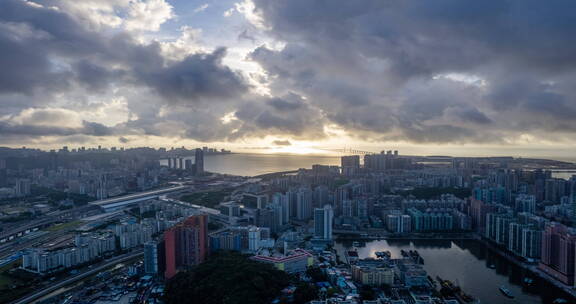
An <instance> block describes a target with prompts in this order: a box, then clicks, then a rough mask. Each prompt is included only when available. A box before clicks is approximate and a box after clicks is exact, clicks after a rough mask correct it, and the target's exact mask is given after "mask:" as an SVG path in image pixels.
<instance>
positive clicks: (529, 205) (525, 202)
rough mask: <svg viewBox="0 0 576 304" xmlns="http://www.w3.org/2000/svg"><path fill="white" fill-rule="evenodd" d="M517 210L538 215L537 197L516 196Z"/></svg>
mask: <svg viewBox="0 0 576 304" xmlns="http://www.w3.org/2000/svg"><path fill="white" fill-rule="evenodd" d="M515 209H516V211H517V212H528V213H532V214H534V213H536V196H534V195H528V194H520V195H518V196H516V204H515Z"/></svg>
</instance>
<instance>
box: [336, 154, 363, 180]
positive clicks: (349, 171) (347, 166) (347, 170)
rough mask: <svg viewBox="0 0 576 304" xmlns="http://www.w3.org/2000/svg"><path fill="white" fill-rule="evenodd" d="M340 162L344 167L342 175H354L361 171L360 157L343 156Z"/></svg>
mask: <svg viewBox="0 0 576 304" xmlns="http://www.w3.org/2000/svg"><path fill="white" fill-rule="evenodd" d="M340 160H341V165H342V174H344V175H354V174H356V173H358V171H359V170H360V156H358V155H350V156H342V157H341V158H340Z"/></svg>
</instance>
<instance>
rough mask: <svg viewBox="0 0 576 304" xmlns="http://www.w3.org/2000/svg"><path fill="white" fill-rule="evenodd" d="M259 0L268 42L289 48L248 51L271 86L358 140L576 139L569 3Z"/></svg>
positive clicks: (574, 18)
mask: <svg viewBox="0 0 576 304" xmlns="http://www.w3.org/2000/svg"><path fill="white" fill-rule="evenodd" d="M254 3H255V6H256V9H255V13H256V14H259V15H260V16H261V17H262V20H263V21H264V24H265V26H266V28H267V32H268V34H269V35H271V36H273V37H275V38H277V39H279V40H282V41H284V42H285V43H286V46H285V47H284V48H283V49H282V50H272V49H268V48H266V47H260V48H258V49H256V50H254V52H252V54H251V58H252V59H253V60H254V61H256V62H258V63H259V64H260V65H261V66H262V67H264V68H265V69H266V70H267V71H268V73H269V74H270V75H272V76H273V77H272V78H271V80H270V86H271V88H272V89H273V90H274V91H275V92H285V91H294V92H297V93H298V94H301V95H303V96H306V97H307V100H308V102H309V103H310V104H311V106H316V107H318V108H319V109H320V110H321V111H322V112H323V113H325V115H326V117H327V118H328V119H329V120H331V121H332V122H335V123H337V124H338V125H340V126H342V127H344V128H345V129H346V130H348V131H349V132H351V133H352V134H362V136H364V137H372V138H394V139H400V140H401V139H406V140H409V141H413V142H466V141H471V142H478V141H494V142H499V141H501V140H503V139H502V138H503V136H504V135H507V137H508V138H514V137H515V136H517V135H520V134H523V133H525V132H532V133H534V134H538V133H543V132H546V131H555V132H564V133H565V134H566V135H570V136H573V135H575V134H572V133H573V132H574V130H576V129H575V127H576V123H574V122H573V117H574V115H575V114H576V102H575V100H576V90H575V89H574V80H573V79H574V77H575V76H576V40H574V39H572V37H574V36H575V35H576V15H574V14H573V12H574V11H576V2H574V1H554V2H553V3H550V2H544V1H537V0H528V1H524V0H522V1H521V0H511V1H496V0H494V1H492V0H490V1H474V2H469V1H458V0H440V1H380V0H375V1H370V0H366V1H346V0H336V1H307V0H294V1H267V0H255V1H254ZM302 12H306V13H302ZM367 132H368V133H372V134H368V133H367Z"/></svg>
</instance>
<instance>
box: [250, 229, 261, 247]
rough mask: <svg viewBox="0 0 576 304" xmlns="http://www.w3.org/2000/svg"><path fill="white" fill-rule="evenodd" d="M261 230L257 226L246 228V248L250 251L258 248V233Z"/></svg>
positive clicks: (259, 235)
mask: <svg viewBox="0 0 576 304" xmlns="http://www.w3.org/2000/svg"><path fill="white" fill-rule="evenodd" d="M260 232H261V230H260V228H258V227H250V229H249V230H248V249H249V250H250V251H257V250H258V249H260V238H261V234H260Z"/></svg>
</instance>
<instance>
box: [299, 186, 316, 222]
mask: <svg viewBox="0 0 576 304" xmlns="http://www.w3.org/2000/svg"><path fill="white" fill-rule="evenodd" d="M311 217H312V190H310V189H308V188H300V189H299V190H298V192H297V193H296V218H297V219H298V220H309V219H310V218H311Z"/></svg>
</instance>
